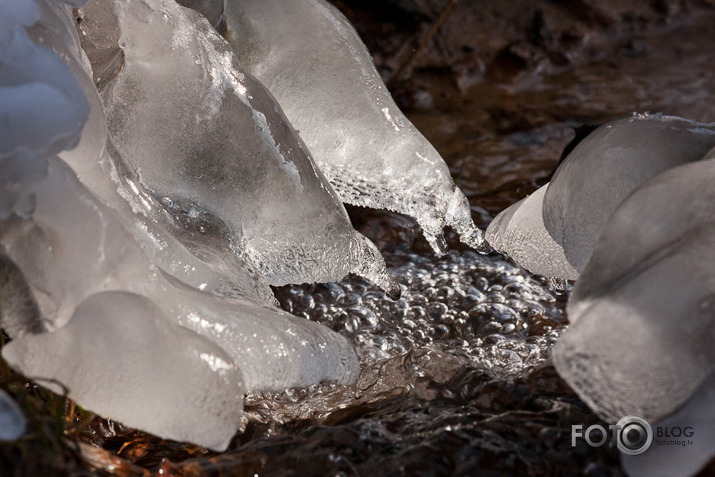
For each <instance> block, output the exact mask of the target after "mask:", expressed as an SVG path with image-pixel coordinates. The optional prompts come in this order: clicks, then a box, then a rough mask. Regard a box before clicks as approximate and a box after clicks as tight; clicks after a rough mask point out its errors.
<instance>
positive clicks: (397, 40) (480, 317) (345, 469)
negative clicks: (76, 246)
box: [0, 0, 715, 476]
mask: <svg viewBox="0 0 715 477" xmlns="http://www.w3.org/2000/svg"><path fill="white" fill-rule="evenodd" d="M336 3H337V4H338V5H339V6H340V7H341V8H342V9H343V10H344V11H345V12H346V14H347V15H348V16H349V17H350V18H351V20H353V21H354V22H355V24H356V27H357V29H358V30H359V31H360V33H361V34H362V36H363V38H364V39H365V40H366V43H367V44H368V46H369V47H370V48H371V51H372V52H373V56H374V58H375V61H376V63H377V65H378V67H379V69H380V71H381V73H382V74H383V75H384V77H385V79H386V80H388V82H389V84H390V87H391V90H392V92H393V94H394V95H395V97H396V99H397V100H398V103H399V104H400V106H401V107H402V108H403V109H404V111H405V112H406V113H407V115H408V116H409V118H410V119H411V120H412V121H413V122H414V124H415V125H416V126H417V127H418V128H419V129H420V130H421V131H422V132H423V133H424V134H425V135H426V136H427V138H428V139H429V140H430V141H432V143H433V144H434V145H435V147H436V148H437V149H438V150H439V151H440V153H441V154H442V155H443V157H444V158H445V160H446V161H447V162H448V164H449V165H450V167H451V170H452V174H453V176H454V177H455V180H456V181H457V183H458V184H459V185H460V187H462V189H463V190H464V192H465V194H466V195H467V196H468V197H469V199H470V202H471V204H472V209H473V215H474V218H475V222H477V224H478V225H479V226H480V227H485V226H486V225H487V224H488V223H489V221H490V220H491V219H492V218H493V217H494V216H495V215H496V214H497V213H498V212H499V211H501V210H502V209H504V208H505V207H507V206H508V205H510V204H511V203H513V202H515V201H517V200H519V199H521V198H523V197H524V196H525V195H527V194H529V193H531V192H532V191H533V190H535V189H536V188H537V187H538V186H540V185H541V184H543V183H544V182H546V181H547V180H548V178H549V176H550V174H551V173H552V171H553V170H554V168H555V167H556V165H557V164H558V161H559V158H560V157H561V155H562V152H563V150H564V148H566V147H567V145H568V144H569V143H570V142H571V141H572V139H573V138H574V136H575V135H576V132H575V131H578V130H582V129H581V128H584V127H585V128H586V129H587V128H588V127H590V126H595V125H598V124H600V123H603V122H605V121H608V120H611V119H615V118H618V117H622V116H627V115H630V114H631V113H632V112H635V111H637V112H644V111H650V112H663V113H666V114H674V115H679V116H683V117H688V118H691V119H696V120H699V121H715V107H714V106H713V105H712V102H711V101H708V100H709V99H711V98H713V97H715V94H714V93H715V80H714V79H713V74H712V73H713V66H714V65H715V53H713V52H714V51H715V49H713V48H712V45H713V44H715V4H713V3H712V2H707V1H699V2H698V1H679V2H676V1H666V0H663V1H655V2H642V3H639V5H637V6H629V5H622V3H624V2H611V1H609V0H603V1H593V2H586V1H583V2H546V1H538V2H525V1H516V2H514V5H512V6H511V7H510V8H509V10H508V11H507V10H505V8H504V4H503V2H496V1H485V2H479V3H478V2H469V1H462V2H452V3H455V4H456V6H454V7H453V9H452V10H451V13H449V15H447V18H446V19H445V20H444V23H443V25H442V28H441V29H439V30H438V32H437V33H436V34H435V35H434V37H432V38H430V41H429V42H427V44H426V46H425V47H424V48H423V49H421V50H420V51H419V54H418V55H417V56H414V55H412V54H411V53H412V51H413V50H415V49H419V44H420V41H421V40H422V39H424V38H425V35H426V34H427V32H428V31H429V29H430V27H431V26H433V25H434V24H435V22H437V21H438V20H439V18H440V14H441V13H443V12H445V9H446V8H447V7H449V4H450V2H449V1H439V0H424V1H417V0H415V1H409V0H400V1H397V0H394V1H391V2H388V3H389V6H385V4H384V2H383V3H382V5H381V2H350V1H341V2H336ZM500 5H501V6H500ZM574 5H575V7H574ZM378 7H379V8H378ZM413 56H414V57H413ZM408 59H409V61H408ZM398 72H400V76H399V77H396V74H397V73H398ZM349 213H350V215H351V218H352V219H353V223H354V225H355V226H356V228H357V229H358V230H359V231H361V232H362V233H364V234H365V235H367V236H368V237H369V238H370V239H372V240H373V241H374V242H375V243H376V244H377V245H378V247H379V248H380V249H381V250H382V251H383V253H384V255H385V259H386V261H387V263H388V265H389V267H390V269H391V272H392V273H393V274H394V275H395V276H396V277H397V278H398V281H400V283H401V285H402V287H403V297H402V299H401V300H400V301H397V302H393V301H390V300H389V299H387V298H386V297H385V296H384V294H382V293H381V292H380V291H379V290H377V289H375V288H374V287H371V286H370V285H368V284H367V283H365V282H364V281H362V280H359V279H355V278H348V279H346V280H344V281H342V282H340V283H337V284H325V285H304V286H293V287H282V288H280V289H277V290H276V295H277V297H278V299H279V301H280V302H281V306H282V307H283V308H284V309H286V310H287V311H290V312H292V313H294V314H296V315H298V316H304V317H305V318H307V319H311V320H314V321H317V322H320V323H322V324H324V325H326V326H328V327H330V328H331V329H333V330H335V331H338V332H339V333H341V334H343V335H344V336H346V337H348V338H349V339H350V340H351V341H352V342H353V343H354V344H355V346H356V349H357V351H358V355H359V356H360V360H361V364H362V373H361V376H360V379H359V381H358V382H357V383H356V384H355V385H352V386H347V387H343V386H334V385H321V386H315V387H312V388H310V389H306V390H292V391H289V392H286V393H280V394H263V395H249V396H248V397H247V400H246V419H245V422H244V428H245V429H244V432H243V433H241V434H239V435H237V436H236V438H235V440H234V442H233V444H232V446H231V447H230V449H229V451H228V452H226V453H224V454H220V455H217V454H214V453H211V452H209V451H206V450H204V449H199V448H195V447H191V446H184V445H181V444H178V443H171V442H164V441H161V440H159V439H156V438H153V437H151V436H147V435H145V434H142V433H138V432H135V431H133V430H131V429H126V428H124V427H122V426H121V425H119V424H117V423H112V422H108V421H105V420H101V419H98V418H92V416H86V415H84V414H82V413H80V412H79V411H74V410H66V411H65V414H69V415H70V416H71V417H72V420H73V421H74V423H73V425H72V426H71V428H70V430H69V431H67V432H66V435H67V437H68V438H69V439H70V440H71V441H72V442H81V443H82V445H85V446H86V445H92V446H99V447H101V448H102V449H104V450H102V449H96V452H95V453H94V454H92V453H88V452H87V450H86V449H87V448H85V452H84V455H85V458H84V461H85V465H90V466H91V467H92V468H95V469H100V470H101V471H102V472H107V473H112V474H116V475H137V474H141V473H142V472H161V473H162V474H163V475H167V474H174V475H187V476H188V475H241V476H242V475H254V474H258V475H346V476H348V475H475V474H479V475H534V476H536V475H588V476H611V475H622V472H621V470H620V466H619V463H618V455H617V452H616V451H615V449H614V447H613V445H611V444H612V443H609V444H607V445H606V446H604V447H602V448H599V449H592V448H589V447H588V446H586V445H585V443H583V442H580V443H579V444H578V445H577V446H576V447H572V446H571V426H572V425H575V424H582V425H584V426H585V427H587V426H588V425H590V424H593V423H598V422H599V420H598V418H597V417H596V416H595V415H593V414H592V413H591V412H590V411H589V410H588V408H587V407H586V406H585V404H583V403H582V402H581V401H580V399H579V398H578V397H577V396H576V395H575V394H574V393H573V392H572V391H571V390H570V389H569V388H568V386H567V385H566V384H565V383H564V382H563V381H562V380H561V379H560V378H559V377H558V375H557V374H556V372H555V371H554V369H553V367H552V366H551V365H550V361H549V360H550V349H551V346H552V344H553V343H554V342H555V340H556V339H557V338H558V336H559V334H560V333H561V332H562V331H563V330H564V329H565V327H566V326H567V323H568V321H567V317H566V316H565V310H564V308H565V303H566V300H567V298H568V290H566V291H560V290H556V289H554V288H553V287H552V286H551V284H550V283H549V282H548V281H546V280H544V279H542V278H539V277H535V276H532V275H530V274H528V273H527V272H526V271H524V270H522V269H520V268H518V267H516V266H515V265H514V264H512V263H511V262H509V261H508V260H505V259H503V258H502V257H499V256H497V255H489V256H482V255H479V254H477V253H475V252H472V251H469V250H466V249H465V248H464V247H462V246H460V245H459V244H458V243H457V240H456V239H455V238H454V237H449V236H448V241H449V243H450V246H451V247H452V249H451V251H450V252H449V253H448V254H446V255H445V256H443V257H437V256H435V255H434V254H433V253H432V252H431V249H430V248H429V246H428V245H427V243H426V242H425V241H424V239H423V238H422V237H421V233H420V231H419V230H418V228H417V227H416V225H415V224H414V223H413V222H412V221H410V220H409V219H406V218H404V217H401V216H398V215H396V214H392V213H387V212H381V211H370V210H365V209H359V208H349ZM0 371H2V370H1V369H0ZM1 379H2V374H1V373H0V380H1ZM4 387H7V386H4ZM18 392H20V391H19V390H18V388H14V393H15V394H16V395H17V394H18ZM33 392H39V391H33ZM46 399H49V400H50V401H51V399H50V398H46ZM35 425H37V424H35ZM66 427H67V426H66ZM2 455H3V454H2V453H0V462H4V461H3V460H1V459H2ZM114 456H119V457H120V458H121V459H122V460H121V461H116V460H112V459H113V458H114ZM711 467H712V466H711ZM69 468H71V466H69ZM706 472H707V471H706ZM0 474H2V475H4V474H3V472H2V469H0Z"/></svg>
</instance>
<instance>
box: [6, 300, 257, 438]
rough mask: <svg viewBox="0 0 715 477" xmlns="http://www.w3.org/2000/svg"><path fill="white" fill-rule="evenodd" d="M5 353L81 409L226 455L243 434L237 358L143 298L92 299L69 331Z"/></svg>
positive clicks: (24, 341) (16, 344) (28, 340)
mask: <svg viewBox="0 0 715 477" xmlns="http://www.w3.org/2000/svg"><path fill="white" fill-rule="evenodd" d="M2 354H3V358H5V359H6V360H7V362H8V363H9V364H10V365H11V366H13V368H15V369H17V370H19V371H20V372H21V373H23V374H24V375H26V376H32V377H34V378H35V380H37V381H38V382H40V383H41V384H42V385H44V386H46V387H48V388H49V389H51V390H53V391H54V392H56V393H58V394H64V391H65V388H63V387H62V386H60V385H58V384H57V382H58V381H59V382H60V383H62V384H63V385H64V386H66V390H67V391H68V393H69V397H71V398H72V399H75V400H77V401H78V402H79V403H80V404H81V405H82V406H85V407H87V408H88V409H91V410H93V411H95V412H97V413H99V414H101V415H103V416H105V417H109V418H112V419H116V420H119V421H121V422H123V423H125V424H127V425H129V426H134V427H138V428H141V429H144V430H146V431H149V432H151V433H153V434H156V435H158V436H160V437H165V438H171V439H174V440H179V441H190V442H194V443H196V444H199V445H202V446H204V447H208V448H212V449H215V450H224V449H225V448H226V447H227V446H228V443H229V442H230V440H231V438H232V437H233V435H234V434H235V433H236V430H237V429H238V424H239V421H240V418H241V412H242V408H243V393H244V388H243V382H242V379H241V373H240V370H239V369H238V367H237V366H236V365H235V364H234V363H233V360H231V358H230V357H228V356H227V355H226V353H225V352H224V351H223V350H222V349H220V348H219V347H217V346H216V345H214V344H212V343H211V342H210V341H208V340H207V339H205V338H202V337H200V336H198V335H196V334H194V333H192V332H190V331H188V330H185V329H182V328H180V327H178V326H175V325H172V324H171V323H170V322H169V321H168V320H167V318H166V317H165V316H164V314H163V313H162V312H161V311H160V310H159V309H158V308H157V307H156V306H155V305H154V304H153V303H152V302H150V301H149V300H147V299H146V298H143V297H140V296H137V295H131V294H127V293H122V292H105V293H99V294H97V295H93V296H91V297H90V298H88V299H87V300H85V301H84V302H83V303H81V304H80V305H79V306H78V307H77V309H76V310H75V312H74V315H73V316H72V319H71V320H70V321H69V323H68V324H67V326H65V327H63V328H61V329H59V330H57V331H55V332H52V333H42V334H38V335H29V336H26V337H24V338H20V339H16V340H13V341H11V342H10V343H9V344H7V345H6V346H5V347H4V348H3V350H2ZM43 378H45V379H43Z"/></svg>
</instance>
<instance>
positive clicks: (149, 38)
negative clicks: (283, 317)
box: [83, 0, 399, 297]
mask: <svg viewBox="0 0 715 477" xmlns="http://www.w3.org/2000/svg"><path fill="white" fill-rule="evenodd" d="M92 3H94V2H92ZM96 5H97V7H96V8H95V12H97V14H98V15H115V16H116V21H117V35H118V38H117V42H118V45H119V47H120V48H121V50H122V52H123V56H124V60H123V62H124V63H123V66H122V68H121V71H120V72H119V73H118V74H117V76H116V78H115V79H114V80H112V81H110V82H109V83H107V84H105V85H104V86H103V87H100V93H101V94H102V99H103V100H104V104H105V111H106V114H107V121H108V124H109V132H110V135H111V137H112V139H113V140H114V144H115V146H116V149H117V152H118V154H120V155H121V156H122V158H123V161H124V163H125V164H126V165H127V166H128V168H129V169H130V171H131V172H132V173H135V174H136V177H137V180H138V182H139V183H140V184H141V185H143V186H145V187H146V189H147V190H148V191H150V193H151V195H152V196H153V197H154V198H156V199H157V200H158V201H159V202H161V203H162V204H163V205H164V207H165V208H166V209H167V210H168V212H169V213H172V214H179V215H183V216H185V217H187V218H188V221H189V222H198V221H204V222H209V223H211V224H212V225H213V226H214V227H218V228H220V229H223V230H224V231H225V234H224V235H225V236H226V237H228V238H229V239H228V240H227V244H226V246H227V247H228V248H229V249H230V250H231V251H233V252H234V253H236V254H239V255H241V256H242V257H244V258H245V259H246V260H247V261H248V262H249V263H250V264H251V265H252V266H253V267H255V268H256V269H257V270H258V271H259V272H260V273H261V275H263V276H264V277H265V278H266V279H267V281H268V282H269V283H270V284H272V285H284V284H287V283H302V282H324V281H334V280H338V279H341V278H343V277H344V276H345V275H347V274H348V273H351V272H352V273H356V274H359V275H362V276H365V277H367V278H368V279H370V280H372V281H374V282H376V283H378V284H379V285H380V286H381V287H383V289H385V290H386V291H387V292H388V293H389V294H390V295H391V296H395V297H396V296H399V287H398V286H397V284H396V283H395V282H394V280H392V279H391V278H390V277H389V275H388V274H387V271H386V268H385V264H384V261H383V259H382V257H381V255H380V253H379V252H378V251H377V249H376V248H375V246H374V245H373V244H372V243H371V242H369V241H368V240H367V239H366V238H365V237H364V236H362V235H360V234H359V233H357V232H356V231H355V230H354V229H353V228H352V226H351V224H350V220H349V219H348V217H347V213H346V212H345V209H344V207H343V205H342V203H341V202H340V200H339V198H338V197H337V195H336V194H335V192H334V191H333V190H332V188H331V187H330V185H329V184H328V183H327V181H326V180H325V178H324V177H323V175H322V174H321V172H320V171H319V170H318V169H317V168H316V167H315V165H314V164H313V161H312V159H311V156H310V153H309V152H308V150H307V149H306V147H305V145H304V144H303V143H302V141H301V140H300V138H299V137H298V136H297V134H296V133H295V131H294V129H293V128H292V127H291V126H290V125H289V123H288V122H287V120H286V119H285V116H284V115H283V113H282V111H281V109H280V107H279V106H278V104H277V103H276V101H275V99H274V98H273V97H272V96H271V95H270V93H269V92H268V91H267V90H266V89H265V88H264V87H263V86H262V85H261V84H260V83H258V82H257V81H256V80H255V78H253V77H252V76H251V75H250V74H247V73H245V72H244V71H243V70H242V68H241V66H240V65H239V64H238V61H237V60H236V57H235V55H234V53H233V52H232V50H231V47H230V46H229V45H228V43H226V41H225V40H224V39H223V38H222V37H221V36H220V35H219V34H218V33H217V32H216V31H215V30H214V29H213V28H212V27H211V25H209V24H208V22H207V21H206V20H205V19H204V18H203V17H201V16H200V15H199V14H198V13H196V12H194V11H192V10H188V9H184V8H181V7H180V6H179V5H177V4H176V3H175V2H174V1H169V0H151V1H146V2H144V1H132V2H118V1H117V2H112V1H109V0H97V2H96ZM100 11H101V13H100ZM85 18H87V20H88V22H89V23H88V25H89V26H88V27H86V28H85V29H84V30H83V32H84V34H85V35H86V36H87V41H88V42H94V43H97V42H100V41H105V40H106V35H107V31H106V30H105V29H103V28H92V27H91V25H92V23H91V21H92V19H91V15H87V16H86V17H85ZM148 24H150V25H151V26H150V27H148V26H147V25H148ZM100 25H101V24H99V25H98V26H100ZM147 104H151V105H152V106H151V107H147Z"/></svg>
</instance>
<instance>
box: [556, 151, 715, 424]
mask: <svg viewBox="0 0 715 477" xmlns="http://www.w3.org/2000/svg"><path fill="white" fill-rule="evenodd" d="M713 201H715V160H707V161H701V162H696V163H692V164H687V165H683V166H680V167H677V168H674V169H672V170H670V171H667V172H665V173H663V174H661V175H659V176H657V177H656V178H655V179H653V180H652V181H650V182H648V183H647V184H646V185H644V186H642V187H641V188H640V189H638V190H637V191H636V192H635V193H633V194H632V195H631V196H630V197H629V198H628V199H627V200H626V201H624V202H623V204H622V205H621V206H620V207H619V208H618V209H617V210H616V211H615V212H614V214H613V215H612V216H611V218H610V219H609V220H608V222H607V224H606V227H605V229H604V231H603V234H602V235H601V238H600V239H599V241H598V243H597V244H596V247H595V248H594V251H593V255H592V257H591V260H590V261H589V263H588V265H587V266H586V268H585V269H584V270H583V272H582V274H581V277H580V279H579V281H578V282H577V284H576V286H575V288H574V291H573V294H572V296H571V299H570V301H569V304H568V315H569V320H570V321H571V326H570V327H569V328H568V329H567V330H566V332H565V333H564V334H563V335H562V336H561V339H560V340H559V342H558V343H557V344H556V346H555V348H554V363H555V365H556V368H557V370H558V371H559V373H560V374H561V375H562V376H563V377H564V379H565V380H566V381H567V382H569V384H570V385H571V386H572V387H573V388H574V389H575V390H576V391H577V392H578V393H579V395H580V396H581V397H582V398H583V399H584V401H585V402H587V403H588V404H589V406H590V407H591V408H592V409H593V410H594V411H595V412H596V413H598V414H599V415H601V416H602V417H603V418H604V419H606V420H607V421H609V422H615V421H617V420H618V419H620V418H621V417H623V416H626V415H630V414H636V415H640V416H643V417H645V418H647V419H649V420H651V421H654V420H658V419H660V418H662V417H664V416H666V415H667V414H670V413H671V412H673V411H674V410H675V409H676V408H677V407H678V406H680V405H681V404H682V403H683V402H684V401H685V400H686V399H687V398H688V397H689V396H690V395H691V394H692V393H693V392H694V391H695V389H696V388H697V386H698V385H699V384H700V383H701V382H702V380H703V379H705V377H706V376H708V375H709V374H710V373H711V372H712V370H713V363H715V347H714V346H713V344H714V343H715V335H714V334H713V330H714V329H715V326H714V325H715V321H714V320H715V272H714V271H713V270H714V269H713V267H712V264H713V263H715V262H714V261H715V209H713V207H712V204H713Z"/></svg>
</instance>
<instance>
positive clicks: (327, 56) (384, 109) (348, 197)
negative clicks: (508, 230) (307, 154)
mask: <svg viewBox="0 0 715 477" xmlns="http://www.w3.org/2000/svg"><path fill="white" fill-rule="evenodd" d="M226 21H227V25H228V29H229V35H228V37H229V39H230V42H231V44H232V46H233V48H234V51H236V54H237V55H238V57H239V59H240V61H241V64H242V65H243V66H244V67H245V68H246V69H247V70H248V71H250V72H251V73H252V74H254V75H255V76H256V77H257V78H258V79H259V80H260V81H261V82H262V83H263V84H264V85H266V87H267V88H268V89H269V90H270V91H271V93H273V95H274V96H275V97H276V98H277V99H278V102H279V103H280V105H281V107H282V108H283V110H284V111H285V113H286V116H288V119H289V120H290V121H291V123H292V124H293V126H294V127H295V128H296V129H297V130H298V131H299V133H300V136H301V137H302V138H303V140H304V141H305V142H306V144H307V145H308V148H309V149H310V151H311V152H312V153H313V157H314V158H315V160H316V162H317V164H318V166H319V167H320V170H321V171H322V172H323V173H324V174H325V176H326V177H327V178H328V180H329V181H330V183H331V184H332V186H333V187H334V188H335V191H336V192H337V193H338V196H340V199H341V200H342V201H343V202H346V203H349V204H353V205H359V206H363V207H372V208H377V209H388V210H392V211H395V212H399V213H402V214H406V215H409V216H411V217H414V218H415V219H416V220H417V222H418V223H419V224H420V226H421V227H422V229H423V231H424V234H425V237H426V238H427V240H428V241H429V242H430V244H431V245H432V247H433V248H434V249H435V251H437V252H441V253H443V252H444V251H445V248H446V244H445V242H444V239H443V238H442V230H443V228H444V227H445V226H450V227H452V228H454V229H455V231H456V232H457V233H459V236H460V238H461V240H462V241H463V242H464V243H466V244H468V245H470V246H472V247H474V248H478V249H482V248H483V247H484V246H485V245H484V244H483V243H482V242H483V235H482V232H481V231H480V230H478V229H477V228H476V227H475V226H474V223H473V222H472V217H471V211H470V207H469V202H468V201H467V199H466V197H465V196H464V194H463V193H462V192H461V190H460V189H459V188H458V187H457V186H456V185H455V184H454V181H453V180H452V177H451V175H450V172H449V169H448V167H447V165H446V164H445V163H444V161H443V160H442V158H441V157H440V155H439V153H438V152H437V151H436V150H435V149H434V147H432V145H431V144H430V143H429V142H428V141H427V140H426V139H425V138H424V137H423V136H422V134H420V133H419V131H417V129H416V128H415V127H414V126H413V125H412V124H411V123H410V122H409V120H408V119H407V118H406V117H405V116H404V115H403V114H402V112H401V111H400V110H399V108H398V107H397V105H396V104H395V102H394V100H393V99H392V96H391V95H390V93H389V92H388V91H387V88H386V87H385V85H384V83H383V82H382V79H381V78H380V75H379V74H378V72H377V70H376V69H375V66H374V64H373V62H372V58H371V56H370V54H369V52H368V51H367V48H366V47H365V45H364V44H363V43H362V41H361V40H360V38H359V36H358V34H357V32H356V31H355V29H354V28H353V27H352V25H351V24H350V22H349V21H348V20H347V19H346V18H345V17H344V16H343V15H342V14H341V13H340V12H339V11H338V10H337V9H336V8H335V7H334V6H332V5H330V4H329V3H328V2H326V1H324V0H310V1H303V2H299V1H289V2H286V1H281V0H241V1H231V2H228V3H227V4H226Z"/></svg>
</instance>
